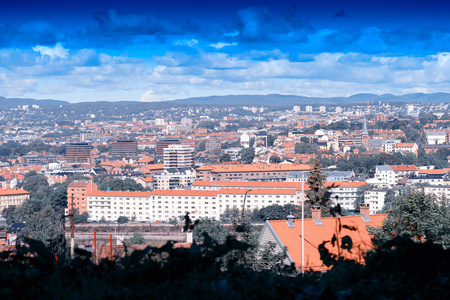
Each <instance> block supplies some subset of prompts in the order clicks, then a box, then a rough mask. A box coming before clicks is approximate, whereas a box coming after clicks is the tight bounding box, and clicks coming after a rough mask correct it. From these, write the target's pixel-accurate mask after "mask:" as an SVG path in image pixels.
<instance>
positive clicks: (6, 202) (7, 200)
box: [0, 188, 30, 212]
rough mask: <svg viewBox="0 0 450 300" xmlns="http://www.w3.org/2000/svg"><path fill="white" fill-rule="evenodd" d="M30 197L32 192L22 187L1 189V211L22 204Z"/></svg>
mask: <svg viewBox="0 0 450 300" xmlns="http://www.w3.org/2000/svg"><path fill="white" fill-rule="evenodd" d="M27 199H30V193H29V192H27V191H25V190H22V189H6V188H5V189H0V212H2V211H3V210H4V209H6V208H8V207H10V206H21V205H22V204H23V202H24V201H25V200H27Z"/></svg>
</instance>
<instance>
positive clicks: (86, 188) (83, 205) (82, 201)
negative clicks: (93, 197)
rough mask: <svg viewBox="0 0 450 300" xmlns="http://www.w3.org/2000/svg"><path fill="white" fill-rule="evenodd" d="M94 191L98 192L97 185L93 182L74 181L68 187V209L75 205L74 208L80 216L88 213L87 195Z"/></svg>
mask: <svg viewBox="0 0 450 300" xmlns="http://www.w3.org/2000/svg"><path fill="white" fill-rule="evenodd" d="M94 191H97V184H95V183H94V182H93V181H87V180H86V181H78V180H75V181H72V182H71V183H70V184H69V186H68V187H67V205H68V209H70V207H71V205H72V203H73V208H74V209H77V210H78V212H79V213H80V214H82V213H84V212H87V211H88V205H87V195H88V193H91V192H94Z"/></svg>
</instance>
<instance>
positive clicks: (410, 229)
mask: <svg viewBox="0 0 450 300" xmlns="http://www.w3.org/2000/svg"><path fill="white" fill-rule="evenodd" d="M449 218H450V207H449V203H448V201H447V200H446V199H441V200H440V201H439V202H438V200H437V199H436V197H435V196H433V195H427V194H424V193H423V191H418V192H411V191H409V192H407V193H406V194H404V195H401V196H399V197H397V198H396V199H395V201H394V202H393V203H392V205H391V207H390V208H388V209H387V218H386V219H385V220H384V221H383V225H382V226H381V227H380V228H374V227H370V226H369V227H368V230H369V232H370V233H371V234H372V235H373V239H372V240H373V242H374V244H375V245H378V246H380V245H382V244H384V243H385V242H386V241H388V240H391V239H393V238H395V237H397V236H400V237H407V238H411V239H413V240H414V241H431V242H437V243H441V244H443V245H444V246H449V245H450V219H449Z"/></svg>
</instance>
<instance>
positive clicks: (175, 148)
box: [163, 145, 195, 169]
mask: <svg viewBox="0 0 450 300" xmlns="http://www.w3.org/2000/svg"><path fill="white" fill-rule="evenodd" d="M194 150H195V149H194V148H192V147H190V146H188V145H169V146H168V147H167V148H165V149H164V154H163V161H164V169H172V168H190V167H191V166H192V165H193V164H194Z"/></svg>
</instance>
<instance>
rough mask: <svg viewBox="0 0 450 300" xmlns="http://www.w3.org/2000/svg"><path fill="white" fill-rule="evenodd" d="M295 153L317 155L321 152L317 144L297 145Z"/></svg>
mask: <svg viewBox="0 0 450 300" xmlns="http://www.w3.org/2000/svg"><path fill="white" fill-rule="evenodd" d="M294 151H295V153H296V154H316V153H317V152H319V146H318V145H317V144H307V143H295V148H294Z"/></svg>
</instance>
